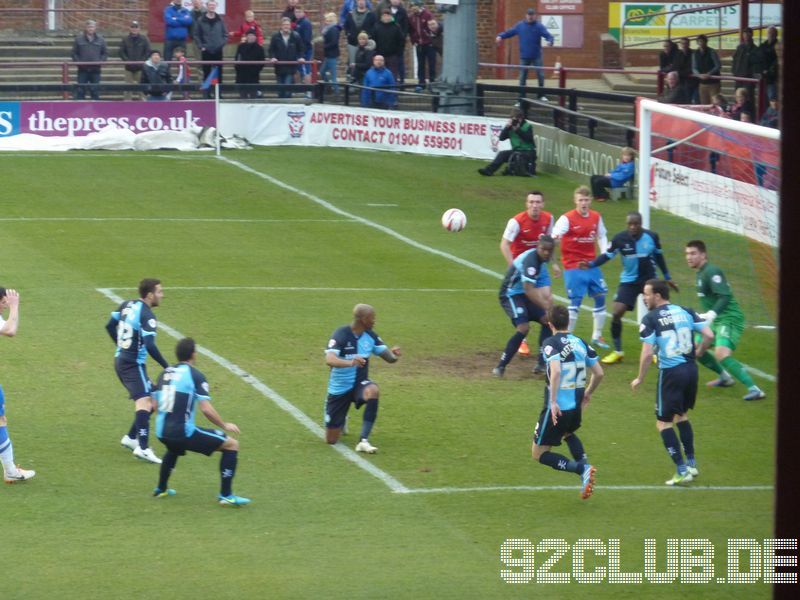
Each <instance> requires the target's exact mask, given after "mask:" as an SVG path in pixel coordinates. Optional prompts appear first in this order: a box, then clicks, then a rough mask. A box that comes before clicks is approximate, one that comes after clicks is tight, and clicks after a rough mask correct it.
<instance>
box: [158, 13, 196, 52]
mask: <svg viewBox="0 0 800 600" xmlns="http://www.w3.org/2000/svg"><path fill="white" fill-rule="evenodd" d="M164 28H165V31H164V60H165V61H167V62H169V61H171V60H172V52H173V50H174V49H175V47H176V46H183V47H184V48H185V47H186V41H187V40H188V38H189V32H190V30H191V29H192V13H191V12H189V9H188V8H184V7H183V3H182V2H181V0H172V2H170V3H169V4H168V5H167V7H166V8H165V9H164Z"/></svg>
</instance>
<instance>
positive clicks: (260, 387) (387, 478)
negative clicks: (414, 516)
mask: <svg viewBox="0 0 800 600" xmlns="http://www.w3.org/2000/svg"><path fill="white" fill-rule="evenodd" d="M97 291H98V292H100V293H101V294H103V296H105V297H106V298H108V299H109V300H111V301H112V302H116V303H118V304H119V303H121V302H123V298H121V297H120V296H117V295H116V294H115V293H114V292H112V291H111V290H110V289H109V288H97ZM158 326H159V328H160V329H161V330H162V331H164V332H165V333H167V334H169V335H171V336H172V337H174V338H175V339H176V340H179V339H182V338H184V337H186V336H185V335H183V334H182V333H180V332H179V331H178V330H176V329H173V328H172V327H170V326H169V325H165V324H164V323H162V322H159V324H158ZM197 351H198V352H199V353H200V354H202V355H204V356H207V357H208V358H210V359H211V360H213V361H214V362H215V363H217V364H218V365H219V366H221V367H223V368H224V369H226V370H228V371H230V372H231V373H233V374H234V375H236V376H237V377H241V378H242V380H243V381H244V382H245V383H247V384H248V385H250V386H251V387H253V388H254V389H256V390H257V391H259V392H260V393H261V394H262V395H264V396H265V397H267V398H269V399H270V400H272V402H273V403H274V404H275V405H276V406H277V407H278V408H280V409H282V410H284V411H286V412H287V413H289V415H291V416H292V417H293V418H294V419H295V421H297V422H298V423H300V424H301V425H302V426H303V427H305V428H306V429H308V430H309V431H310V432H311V433H312V434H314V435H315V436H316V437H317V438H319V439H320V440H324V439H325V430H324V429H323V428H322V427H321V426H320V425H318V424H317V423H316V422H315V421H314V420H313V419H311V418H310V417H309V416H308V415H306V414H305V413H304V412H303V411H302V410H300V409H299V408H297V407H296V406H295V405H294V404H292V403H291V402H289V401H288V400H287V399H286V398H284V397H283V396H281V395H280V394H279V393H278V392H276V391H275V390H273V389H272V388H271V387H269V386H268V385H266V384H265V383H263V382H262V381H261V380H260V379H258V378H257V377H255V376H254V375H251V374H250V373H248V372H247V371H245V370H244V369H242V368H241V367H239V366H238V365H236V364H234V363H232V362H230V361H229V360H226V359H225V358H223V357H222V356H220V355H219V354H216V353H215V352H212V351H211V350H209V349H208V348H205V347H203V346H197ZM331 447H332V448H333V449H334V450H336V451H337V452H338V453H339V454H341V455H342V456H343V457H344V458H346V459H347V460H349V461H350V462H352V463H353V464H355V465H356V466H357V467H360V468H362V469H363V470H365V471H366V472H367V473H369V474H370V475H372V476H373V477H376V478H378V479H380V480H381V481H382V482H383V483H384V484H386V486H387V487H388V488H389V489H390V490H392V491H393V492H397V493H401V494H405V493H407V492H408V488H407V487H406V486H404V485H403V484H402V483H400V482H399V481H398V480H397V479H395V478H394V477H392V476H391V475H389V474H388V473H387V472H386V471H384V470H382V469H379V468H378V467H376V466H375V465H373V464H372V463H371V462H369V461H368V460H365V459H364V458H362V457H361V456H359V455H358V454H357V453H356V452H354V451H353V450H351V449H350V448H348V447H347V446H345V445H344V444H333V445H332V446H331Z"/></svg>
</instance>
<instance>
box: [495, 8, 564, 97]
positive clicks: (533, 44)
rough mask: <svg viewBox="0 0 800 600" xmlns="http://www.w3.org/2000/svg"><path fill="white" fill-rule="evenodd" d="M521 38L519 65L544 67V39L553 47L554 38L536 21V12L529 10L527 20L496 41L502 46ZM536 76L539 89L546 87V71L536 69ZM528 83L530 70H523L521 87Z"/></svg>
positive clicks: (498, 37)
mask: <svg viewBox="0 0 800 600" xmlns="http://www.w3.org/2000/svg"><path fill="white" fill-rule="evenodd" d="M515 35H518V36H519V64H521V65H533V66H536V67H541V66H542V38H544V39H546V40H547V45H548V46H552V45H553V36H552V35H550V32H549V31H547V28H546V27H545V26H544V25H542V24H541V23H539V22H538V21H537V20H536V10H534V9H533V8H529V9H528V12H527V13H526V14H525V19H523V20H522V21H520V22H519V23H517V24H516V25H514V26H513V27H512V28H511V29H508V30H506V31H504V32H503V33H501V34H499V35H498V36H497V37H496V38H495V41H496V42H497V44H498V45H499V44H501V43H502V42H503V40H506V39H508V38H511V37H514V36H515ZM536 76H537V78H538V79H539V87H544V71H543V70H542V69H536ZM527 81H528V69H521V70H520V72H519V85H520V86H524V85H525V83H526V82H527ZM539 98H541V99H542V100H547V98H545V97H544V96H541V95H540V96H539Z"/></svg>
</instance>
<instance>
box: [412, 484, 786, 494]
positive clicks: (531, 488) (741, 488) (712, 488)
mask: <svg viewBox="0 0 800 600" xmlns="http://www.w3.org/2000/svg"><path fill="white" fill-rule="evenodd" d="M579 489H580V486H578V485H495V486H486V487H440V488H408V489H406V491H405V492H403V493H404V494H459V493H471V492H560V491H572V492H574V491H577V490H579ZM594 489H595V491H601V492H602V491H606V490H608V491H611V492H640V491H641V492H650V491H658V492H665V491H670V492H671V491H672V490H676V489H680V490H686V491H691V490H694V491H696V492H771V491H772V490H773V489H774V488H773V486H771V485H687V486H675V487H670V486H667V485H595V488H594ZM678 493H680V492H678Z"/></svg>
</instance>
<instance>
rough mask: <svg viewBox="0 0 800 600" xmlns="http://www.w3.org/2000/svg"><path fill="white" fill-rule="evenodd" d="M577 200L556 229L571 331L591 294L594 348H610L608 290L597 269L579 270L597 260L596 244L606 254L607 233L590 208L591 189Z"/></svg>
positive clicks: (582, 190) (579, 193)
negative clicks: (607, 338)
mask: <svg viewBox="0 0 800 600" xmlns="http://www.w3.org/2000/svg"><path fill="white" fill-rule="evenodd" d="M574 200H575V209H574V210H571V211H569V212H568V213H566V214H563V215H561V216H560V217H559V218H558V221H556V224H555V226H554V227H553V237H554V238H555V239H556V240H560V242H561V264H562V265H563V266H564V285H565V286H566V288H567V297H568V298H569V330H570V331H574V329H575V323H576V322H577V321H578V311H579V310H580V307H581V303H582V302H583V297H584V296H586V295H587V294H588V295H589V296H591V297H592V298H594V309H593V310H592V313H593V321H594V328H593V331H592V344H594V345H595V346H599V347H601V348H608V347H609V346H608V344H607V343H606V342H605V340H604V339H603V325H604V324H605V322H606V294H607V293H608V286H607V285H606V282H605V280H604V279H603V274H602V272H601V271H600V269H599V268H598V267H594V268H592V269H585V270H582V269H581V268H580V263H581V262H583V261H586V262H591V261H593V260H594V259H595V258H596V257H597V244H599V245H600V251H601V252H605V251H606V249H607V248H608V236H607V233H608V232H607V231H606V226H605V224H604V223H603V217H601V216H600V213H599V212H597V211H596V210H591V209H590V208H589V207H590V206H591V205H592V196H591V192H590V191H589V188H588V187H586V186H585V185H582V186H581V187H579V188H578V189H576V190H575V195H574Z"/></svg>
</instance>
